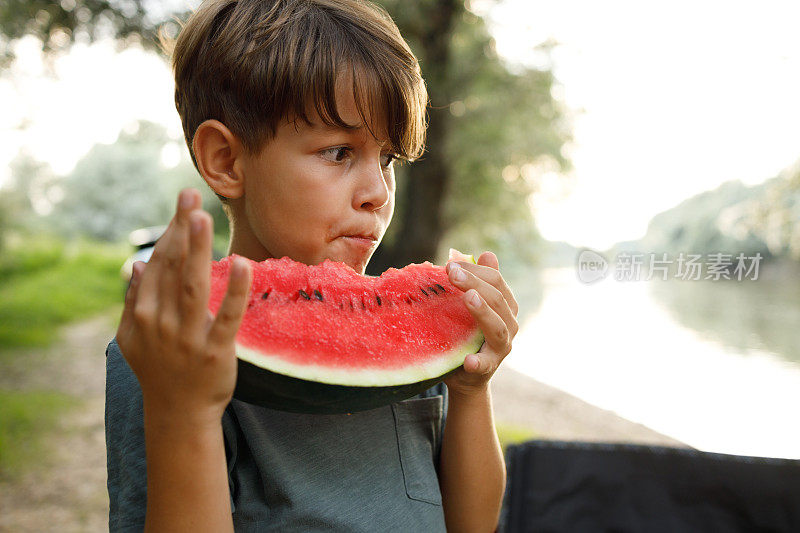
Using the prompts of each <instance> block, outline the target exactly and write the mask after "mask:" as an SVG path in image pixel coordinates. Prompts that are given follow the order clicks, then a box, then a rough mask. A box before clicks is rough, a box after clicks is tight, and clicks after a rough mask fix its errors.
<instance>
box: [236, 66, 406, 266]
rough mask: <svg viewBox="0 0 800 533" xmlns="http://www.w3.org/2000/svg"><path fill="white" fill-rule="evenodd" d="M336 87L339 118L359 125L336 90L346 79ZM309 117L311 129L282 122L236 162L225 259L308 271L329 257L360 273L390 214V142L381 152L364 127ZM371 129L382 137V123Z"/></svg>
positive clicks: (345, 93)
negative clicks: (281, 261) (240, 191)
mask: <svg viewBox="0 0 800 533" xmlns="http://www.w3.org/2000/svg"><path fill="white" fill-rule="evenodd" d="M339 87H342V89H337V106H338V111H339V114H340V116H341V117H342V119H343V120H344V121H345V122H346V123H347V124H360V123H361V119H360V116H359V114H358V111H357V109H356V105H355V101H354V98H353V94H352V91H350V90H349V89H348V90H344V89H343V87H348V88H349V87H350V85H349V80H347V79H345V80H343V83H340V84H339ZM309 119H310V120H311V121H312V122H313V126H308V125H307V124H306V123H305V122H304V121H302V120H297V122H296V124H295V123H294V122H291V121H285V122H283V123H282V124H281V125H280V126H279V127H278V129H277V131H276V136H275V137H274V138H273V139H272V140H271V141H269V142H267V144H266V145H265V147H264V148H263V149H262V151H261V152H260V153H259V154H257V155H255V156H243V158H242V159H241V166H240V169H241V172H242V176H243V178H244V195H243V196H242V197H241V198H238V199H236V200H235V201H234V202H232V204H231V207H232V208H233V209H234V213H233V215H234V216H233V227H232V239H231V246H230V250H229V253H237V254H239V255H243V256H245V257H248V258H250V259H253V260H256V261H261V260H263V259H266V258H269V257H276V258H280V257H283V256H289V257H290V258H292V259H293V260H295V261H300V262H302V263H306V264H310V265H315V264H319V263H321V262H322V261H323V260H325V259H331V260H333V261H341V262H344V263H346V264H347V265H349V266H351V267H352V268H353V269H354V270H355V271H356V272H358V273H360V274H363V273H364V269H365V268H366V266H367V263H368V262H369V259H370V257H372V254H373V253H374V252H375V249H376V248H377V247H378V244H379V243H380V241H381V239H382V238H383V235H384V233H385V231H386V228H387V226H388V225H389V222H390V220H391V219H392V214H393V213H394V195H395V179H394V169H393V168H392V164H391V160H392V155H391V152H390V147H389V144H388V142H386V143H385V144H384V147H383V148H382V147H381V145H380V144H379V143H378V141H376V139H374V138H373V137H372V136H371V135H370V133H369V131H368V130H367V129H366V128H365V127H363V125H362V126H361V127H360V128H359V129H356V130H351V131H348V130H345V129H343V128H338V127H328V126H326V125H325V124H324V123H323V122H322V120H321V119H320V118H319V115H317V113H316V111H312V113H311V114H310V115H309ZM372 126H373V131H375V132H376V134H380V135H382V136H383V137H382V138H383V139H386V135H385V128H384V127H383V125H382V124H372ZM375 126H381V127H375ZM378 132H380V133H378ZM355 236H363V237H366V238H358V237H355Z"/></svg>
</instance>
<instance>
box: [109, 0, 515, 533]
mask: <svg viewBox="0 0 800 533" xmlns="http://www.w3.org/2000/svg"><path fill="white" fill-rule="evenodd" d="M173 66H174V69H175V79H176V90H175V100H176V106H177V109H178V112H179V114H180V116H181V120H182V122H183V127H184V132H185V135H186V140H187V143H188V145H189V147H190V149H191V150H190V151H191V153H192V158H193V161H194V163H195V166H196V167H197V169H198V171H199V173H200V175H201V176H202V177H203V179H204V180H205V181H206V183H207V184H208V185H209V187H211V188H212V190H214V192H215V193H216V194H217V195H218V196H219V197H220V198H221V199H222V201H223V204H224V206H225V210H226V213H227V214H228V217H229V220H230V228H231V241H230V247H229V250H228V253H229V254H233V253H236V254H239V255H242V256H245V257H248V258H250V259H252V260H256V261H261V260H264V259H266V258H269V257H282V256H285V255H286V256H289V257H291V258H292V259H294V260H296V261H302V262H304V263H307V264H318V263H320V262H322V261H323V260H324V259H326V258H329V259H332V260H334V261H342V262H344V263H346V264H348V265H350V266H351V267H352V268H354V269H355V270H356V271H357V272H359V273H362V274H363V272H364V268H365V267H366V264H367V262H368V261H369V258H370V257H371V255H372V253H373V252H374V251H375V248H376V247H377V245H378V243H379V242H380V240H381V238H382V236H383V234H384V232H385V230H386V228H387V226H388V224H389V222H390V220H391V217H392V214H393V210H394V194H395V182H394V171H393V168H392V162H393V160H394V159H398V158H402V159H407V160H413V159H415V158H416V157H418V156H419V155H420V154H421V152H422V149H423V142H424V128H425V121H424V108H425V105H426V102H427V93H426V92H425V86H424V82H423V81H422V78H421V77H420V74H419V65H418V63H417V60H416V58H415V57H414V56H413V54H412V53H411V51H410V49H409V48H408V46H407V44H406V43H405V41H403V39H402V37H400V34H399V32H398V30H397V28H396V26H395V25H394V23H393V22H392V21H391V19H390V18H389V16H388V15H387V14H385V12H384V11H382V10H381V9H379V8H376V7H375V6H373V5H371V4H367V3H364V2H361V1H358V0H294V1H285V0H284V1H274V0H273V1H266V0H240V1H236V0H216V1H211V2H207V3H205V4H204V5H203V6H201V8H200V9H199V10H198V11H197V12H196V13H195V14H194V15H193V16H192V17H191V18H190V20H189V21H188V22H187V24H186V25H185V27H184V28H183V30H182V31H181V34H180V36H179V37H178V40H177V43H176V44H175V49H174V53H173ZM211 235H212V228H211V218H210V216H209V215H208V214H207V213H205V212H204V211H203V210H202V209H201V208H200V197H199V193H198V192H197V191H196V190H193V189H186V190H183V191H181V194H180V195H179V201H178V208H177V213H176V215H175V217H174V218H173V219H172V221H171V222H170V225H169V227H168V229H167V231H166V232H165V234H164V235H163V237H162V238H161V239H160V240H159V242H158V244H157V245H156V248H155V251H154V253H153V256H152V258H151V259H150V261H149V262H148V263H147V265H146V266H145V264H144V263H142V262H137V263H136V264H135V265H134V269H133V270H134V275H133V279H132V281H131V285H130V288H129V290H128V293H127V295H126V299H125V308H124V311H123V314H122V318H121V320H120V325H119V329H118V330H117V334H116V338H115V340H112V342H111V343H110V344H109V348H108V350H107V356H108V361H107V397H106V439H107V447H108V472H109V479H108V486H109V494H110V497H111V512H110V529H111V530H113V531H128V530H131V531H133V530H141V529H142V527H143V526H144V527H145V529H147V530H149V531H169V532H173V531H192V532H197V531H214V532H217V531H230V530H232V529H233V528H234V527H235V529H236V530H237V531H268V530H269V531H272V530H275V531H318V530H338V531H370V532H374V531H425V532H429V531H442V530H444V529H445V526H446V527H447V529H450V530H452V531H492V530H493V529H494V528H495V526H496V524H497V520H498V515H499V510H500V504H501V501H502V494H503V489H504V486H505V469H504V463H503V457H502V453H501V450H500V446H499V443H498V440H497V435H496V433H495V431H494V424H493V420H492V407H491V399H490V395H489V388H488V382H489V379H490V377H491V375H492V374H493V372H494V371H495V370H496V368H497V366H498V365H499V363H500V361H501V360H502V359H503V357H504V356H505V355H507V354H508V352H509V351H510V349H511V340H512V339H513V337H514V335H515V334H516V332H517V329H518V326H517V322H516V318H515V317H516V313H517V309H518V308H517V303H516V301H515V300H514V297H513V295H512V293H511V291H510V290H509V288H508V286H507V285H506V283H505V281H504V280H503V278H502V276H501V275H500V273H499V265H498V263H497V258H496V257H495V256H494V254H492V253H489V252H486V253H484V254H482V255H481V256H480V258H479V260H478V264H477V265H474V264H465V263H454V262H451V264H450V265H448V266H449V273H450V278H451V280H452V281H453V283H454V284H455V285H456V286H457V287H459V288H462V289H463V290H464V291H465V294H464V301H465V305H467V307H468V308H469V309H470V311H471V312H472V314H473V315H474V316H475V318H476V320H477V322H478V324H479V326H480V327H481V329H482V330H483V332H484V334H485V336H486V343H485V344H484V346H483V347H482V348H481V350H480V352H479V353H478V354H475V355H469V356H468V357H467V359H466V361H465V363H464V367H463V368H462V369H460V370H459V371H458V373H456V374H454V375H452V376H451V377H450V378H448V379H447V380H446V382H445V385H446V387H447V390H445V388H444V387H443V386H442V385H441V384H440V385H439V386H437V387H434V388H433V389H430V390H429V391H427V392H426V393H423V394H421V395H420V396H419V397H416V398H412V399H410V400H406V401H403V402H398V403H396V404H393V405H391V406H387V407H385V408H380V409H374V410H370V411H366V412H361V413H352V414H351V415H300V414H292V413H284V412H279V411H274V410H270V409H264V408H260V407H257V406H253V405H249V404H245V403H243V402H240V401H238V400H232V399H231V398H232V393H233V389H234V385H235V382H236V357H235V353H234V337H235V335H236V331H237V328H238V326H239V324H240V321H241V318H242V315H243V313H244V309H245V306H246V296H247V292H248V288H249V283H250V272H249V267H248V265H247V264H246V262H243V261H240V262H237V263H236V264H235V265H234V267H233V269H232V273H231V279H230V283H229V288H228V293H227V294H226V297H225V299H224V301H223V303H222V306H221V308H220V310H219V312H218V313H217V316H216V317H212V316H211V314H210V313H209V311H208V310H207V300H208V289H209V273H210V261H211ZM459 265H460V266H459ZM459 276H461V277H459ZM473 296H477V302H478V305H477V306H473V305H472V304H470V303H468V302H470V301H471V297H473ZM122 354H124V356H123V355H122ZM445 413H446V424H445V423H444V422H445V420H444V417H445ZM442 428H444V429H442ZM145 450H146V452H145ZM145 502H146V505H145ZM145 510H146V513H145Z"/></svg>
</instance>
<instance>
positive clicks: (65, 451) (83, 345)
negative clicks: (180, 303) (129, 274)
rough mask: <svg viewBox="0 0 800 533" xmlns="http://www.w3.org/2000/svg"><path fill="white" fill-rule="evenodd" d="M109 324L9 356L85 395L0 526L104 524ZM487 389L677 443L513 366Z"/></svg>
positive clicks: (553, 428)
mask: <svg viewBox="0 0 800 533" xmlns="http://www.w3.org/2000/svg"><path fill="white" fill-rule="evenodd" d="M114 330H115V326H114V325H113V324H112V320H111V319H110V318H109V316H108V315H103V316H100V317H97V318H94V319H91V320H88V321H84V322H79V323H76V324H73V325H70V326H67V327H65V328H64V330H63V332H62V337H61V339H60V341H59V342H56V343H55V345H54V346H53V347H52V348H49V349H47V350H31V351H29V352H26V353H24V354H22V357H15V358H14V359H15V361H16V363H15V364H16V365H17V366H12V367H11V368H9V369H8V370H7V372H5V373H4V374H3V375H2V376H0V387H2V388H3V389H6V390H42V389H49V390H58V391H62V392H65V393H68V394H71V395H75V396H77V397H80V398H83V399H85V403H84V405H83V406H82V407H81V408H79V409H76V410H75V411H74V412H72V413H71V414H70V415H69V416H67V417H65V418H64V419H63V420H61V421H60V424H59V427H58V428H56V429H55V431H54V434H53V436H52V438H51V439H50V441H49V442H48V443H47V444H48V448H49V449H50V450H51V452H52V454H53V455H52V456H51V457H49V458H48V460H47V461H45V462H44V463H43V464H42V465H41V466H40V467H39V468H37V469H36V470H35V471H32V472H29V473H27V474H25V475H24V476H23V477H22V479H21V480H19V481H18V482H16V483H14V484H13V485H12V484H11V483H9V482H0V531H9V532H12V531H13V532H15V533H17V532H37V533H38V532H47V531H58V532H64V533H70V532H94V531H107V530H108V493H107V491H106V455H105V433H104V420H103V415H104V401H105V399H104V391H105V357H104V354H105V347H106V345H107V344H108V341H109V340H110V339H111V338H112V337H113V335H114ZM31 368H33V369H36V371H34V372H31ZM492 395H493V401H494V408H495V414H496V419H497V420H498V422H508V423H512V424H515V425H519V426H525V427H529V428H531V429H532V430H533V431H535V432H536V434H537V436H538V437H539V438H548V439H565V440H594V441H610V442H615V441H616V442H640V443H651V444H664V445H669V446H682V444H681V443H680V442H678V441H676V440H674V439H671V438H669V437H666V436H664V435H661V434H659V433H656V432H655V431H653V430H651V429H649V428H647V427H645V426H642V425H640V424H635V423H633V422H630V421H628V420H625V419H623V418H621V417H619V416H617V415H616V414H614V413H612V412H610V411H604V410H602V409H598V408H597V407H595V406H593V405H590V404H588V403H586V402H583V401H581V400H579V399H577V398H575V397H573V396H570V395H568V394H566V393H564V392H562V391H560V390H558V389H554V388H552V387H549V386H547V385H545V384H543V383H540V382H538V381H535V380H532V379H530V378H528V377H527V376H524V375H522V374H520V373H518V372H515V371H513V370H511V369H506V368H501V369H500V370H499V371H498V373H497V374H495V377H494V379H493V380H492Z"/></svg>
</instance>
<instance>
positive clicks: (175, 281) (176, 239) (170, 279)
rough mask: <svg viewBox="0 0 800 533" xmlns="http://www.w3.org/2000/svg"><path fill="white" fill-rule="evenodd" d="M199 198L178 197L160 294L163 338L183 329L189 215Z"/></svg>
mask: <svg viewBox="0 0 800 533" xmlns="http://www.w3.org/2000/svg"><path fill="white" fill-rule="evenodd" d="M197 200H198V194H197V191H195V190H194V189H184V190H182V191H181V192H180V194H179V195H178V205H177V207H176V213H175V217H174V218H173V219H172V223H173V224H174V226H175V227H174V228H173V231H172V232H171V233H170V235H169V236H168V237H167V239H168V240H167V242H166V249H165V250H164V252H165V253H164V256H163V260H162V261H163V266H162V269H161V277H160V280H159V286H158V292H159V296H160V301H159V317H158V324H159V327H160V328H161V331H162V334H166V335H172V334H175V333H177V331H178V328H179V326H180V315H179V314H178V303H179V299H180V293H181V284H182V280H181V277H182V273H183V263H184V259H185V258H186V254H187V250H188V247H189V243H188V242H187V237H188V234H189V213H191V211H192V210H193V209H195V208H196V207H197V203H198V202H197Z"/></svg>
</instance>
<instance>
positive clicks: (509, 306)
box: [444, 252, 519, 395]
mask: <svg viewBox="0 0 800 533" xmlns="http://www.w3.org/2000/svg"><path fill="white" fill-rule="evenodd" d="M456 265H457V266H458V267H460V268H456ZM447 271H448V276H449V278H450V282H451V283H452V284H453V285H455V286H456V287H458V288H459V289H461V290H463V291H465V293H464V296H463V298H464V302H465V304H466V306H467V309H469V312H470V313H472V316H473V317H474V318H475V320H476V321H477V322H478V327H479V328H480V329H481V331H482V332H483V334H484V337H485V341H484V343H483V345H482V346H481V349H480V350H479V351H478V353H477V354H470V355H467V358H466V359H465V360H464V365H463V366H462V367H461V368H459V369H458V370H457V371H456V372H454V373H453V374H451V375H450V377H448V378H447V379H445V380H444V383H445V385H447V390H448V392H449V393H451V394H457V395H470V394H475V393H476V392H480V391H483V390H485V389H486V387H487V385H488V383H489V380H490V379H491V377H492V375H493V374H494V372H495V370H497V367H498V366H500V362H501V361H502V360H503V359H504V358H505V356H506V355H508V354H509V352H510V351H511V341H512V340H513V339H514V337H515V336H516V334H517V331H519V324H518V323H517V312H518V311H519V306H518V305H517V301H516V300H515V299H514V295H513V294H512V293H511V289H510V288H509V287H508V285H507V284H506V282H505V280H504V279H503V276H502V275H501V274H500V263H499V262H498V261H497V256H496V255H494V254H493V253H492V252H484V253H482V254H481V256H480V257H479V258H478V264H477V265H476V264H473V263H469V262H464V261H450V262H448V263H447ZM459 271H460V272H462V273H463V274H464V279H463V280H458V279H457V275H458V272H459ZM473 295H475V296H478V305H477V306H473V305H471V304H470V300H471V297H472V296H473Z"/></svg>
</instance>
